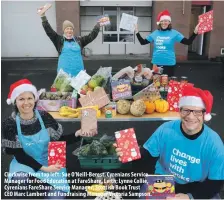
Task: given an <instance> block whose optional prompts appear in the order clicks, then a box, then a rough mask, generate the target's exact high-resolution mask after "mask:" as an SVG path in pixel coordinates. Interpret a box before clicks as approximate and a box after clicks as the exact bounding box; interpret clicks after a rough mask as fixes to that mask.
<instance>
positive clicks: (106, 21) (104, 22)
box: [97, 14, 110, 26]
mask: <svg viewBox="0 0 224 200" xmlns="http://www.w3.org/2000/svg"><path fill="white" fill-rule="evenodd" d="M97 18H98V19H97V22H99V23H100V26H109V25H110V18H109V16H108V14H105V15H102V16H98V17H97Z"/></svg>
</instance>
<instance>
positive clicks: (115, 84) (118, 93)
mask: <svg viewBox="0 0 224 200" xmlns="http://www.w3.org/2000/svg"><path fill="white" fill-rule="evenodd" d="M111 88H112V98H113V101H117V100H120V99H131V98H132V90H131V83H130V80H125V79H120V80H117V81H112V82H111Z"/></svg>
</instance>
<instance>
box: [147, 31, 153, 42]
mask: <svg viewBox="0 0 224 200" xmlns="http://www.w3.org/2000/svg"><path fill="white" fill-rule="evenodd" d="M154 37H155V31H153V32H152V33H150V34H149V35H148V36H147V37H146V40H148V41H149V42H150V43H152V41H154Z"/></svg>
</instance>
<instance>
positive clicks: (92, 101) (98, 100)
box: [79, 88, 110, 108]
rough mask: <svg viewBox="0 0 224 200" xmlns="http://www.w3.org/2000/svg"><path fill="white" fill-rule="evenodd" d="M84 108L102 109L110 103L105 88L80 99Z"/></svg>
mask: <svg viewBox="0 0 224 200" xmlns="http://www.w3.org/2000/svg"><path fill="white" fill-rule="evenodd" d="M79 102H80V104H81V106H82V107H84V106H98V107H99V108H102V107H104V106H106V105H107V104H109V103H110V99H109V97H108V95H107V94H106V92H105V90H104V89H103V88H98V89H97V90H95V91H93V92H90V93H88V94H87V95H86V96H83V97H81V98H79Z"/></svg>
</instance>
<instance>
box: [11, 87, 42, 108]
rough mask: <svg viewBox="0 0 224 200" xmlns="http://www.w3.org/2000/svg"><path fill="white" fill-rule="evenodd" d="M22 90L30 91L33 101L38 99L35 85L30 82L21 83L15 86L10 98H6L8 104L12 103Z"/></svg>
mask: <svg viewBox="0 0 224 200" xmlns="http://www.w3.org/2000/svg"><path fill="white" fill-rule="evenodd" d="M23 92H32V93H33V94H34V96H35V101H37V100H38V93H37V89H36V87H35V86H34V85H31V84H22V85H20V86H18V87H16V88H15V89H14V90H13V92H12V94H11V98H10V99H7V103H8V105H10V104H14V102H15V100H16V98H17V97H18V96H19V95H20V94H22V93H23ZM10 101H11V102H10Z"/></svg>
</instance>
